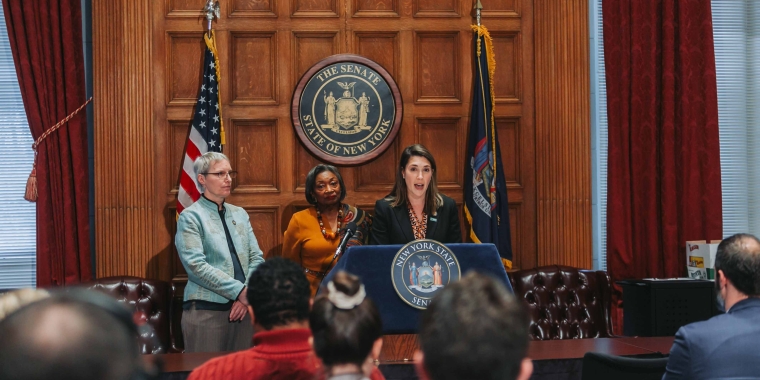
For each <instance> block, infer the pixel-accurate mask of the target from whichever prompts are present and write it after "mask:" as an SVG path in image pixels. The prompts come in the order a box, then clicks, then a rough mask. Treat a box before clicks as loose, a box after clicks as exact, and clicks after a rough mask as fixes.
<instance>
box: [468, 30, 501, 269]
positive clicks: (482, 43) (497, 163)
mask: <svg viewBox="0 0 760 380" xmlns="http://www.w3.org/2000/svg"><path fill="white" fill-rule="evenodd" d="M472 29H473V31H474V36H473V40H474V49H473V53H475V57H474V58H475V59H474V61H473V65H474V66H475V70H474V71H473V72H474V77H473V82H474V90H473V97H472V113H471V115H470V136H469V140H468V143H467V159H468V160H467V161H468V162H467V165H466V167H465V178H464V180H465V185H464V212H465V215H466V217H467V220H468V221H469V223H470V238H471V239H472V241H474V242H476V243H493V244H494V245H496V248H497V249H498V250H499V255H500V256H501V259H502V262H503V263H504V267H506V268H512V235H511V233H510V229H509V203H508V201H507V184H506V181H505V179H504V169H503V168H502V166H501V152H500V150H499V143H498V138H497V136H496V126H495V125H494V114H493V110H494V95H493V73H494V68H495V59H494V55H493V44H492V41H491V36H490V35H489V34H488V30H487V29H486V28H485V27H484V26H475V25H473V27H472Z"/></svg>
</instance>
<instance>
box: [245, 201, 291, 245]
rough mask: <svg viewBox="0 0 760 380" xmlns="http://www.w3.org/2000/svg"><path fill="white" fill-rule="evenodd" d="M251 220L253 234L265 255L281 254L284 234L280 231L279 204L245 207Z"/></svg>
mask: <svg viewBox="0 0 760 380" xmlns="http://www.w3.org/2000/svg"><path fill="white" fill-rule="evenodd" d="M244 209H245V211H246V212H248V217H249V218H250V220H251V227H253V234H254V235H256V240H258V242H259V248H261V250H262V251H263V252H264V257H272V256H279V255H280V246H279V245H280V244H282V242H281V239H280V238H281V236H282V234H280V233H279V230H280V226H279V225H280V223H279V220H278V219H279V217H278V215H279V214H280V208H279V206H259V207H244Z"/></svg>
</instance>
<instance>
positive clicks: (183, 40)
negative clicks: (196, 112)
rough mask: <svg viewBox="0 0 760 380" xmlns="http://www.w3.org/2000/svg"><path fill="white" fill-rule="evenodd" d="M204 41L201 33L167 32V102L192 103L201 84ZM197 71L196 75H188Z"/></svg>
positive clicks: (174, 103)
mask: <svg viewBox="0 0 760 380" xmlns="http://www.w3.org/2000/svg"><path fill="white" fill-rule="evenodd" d="M205 49H206V43H205V42H203V33H202V32H201V33H169V59H168V62H167V63H168V67H167V70H166V72H167V73H168V74H169V75H168V78H167V82H168V83H169V88H170V89H171V91H170V92H169V97H168V100H167V101H168V103H169V104H171V105H179V104H184V105H194V104H195V102H196V98H197V96H198V89H199V88H200V86H201V76H202V71H201V65H203V53H204V51H205ZM189 73H197V75H188V74H189Z"/></svg>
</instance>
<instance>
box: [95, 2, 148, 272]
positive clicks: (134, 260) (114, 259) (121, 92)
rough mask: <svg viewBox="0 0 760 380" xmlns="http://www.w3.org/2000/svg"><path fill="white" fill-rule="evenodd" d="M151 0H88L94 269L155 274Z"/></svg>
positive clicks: (98, 270) (97, 270)
mask: <svg viewBox="0 0 760 380" xmlns="http://www.w3.org/2000/svg"><path fill="white" fill-rule="evenodd" d="M152 10H153V1H150V0H96V1H93V17H92V20H93V35H94V36H97V38H94V39H93V67H94V75H93V76H94V78H93V93H94V98H95V99H97V100H96V102H95V103H94V133H95V223H96V228H95V253H96V274H97V277H104V276H113V275H133V276H141V277H155V276H156V275H157V271H158V269H157V267H156V266H151V264H150V263H151V261H152V259H153V256H154V255H153V253H154V252H155V251H154V241H153V230H154V225H153V221H154V212H155V209H154V199H155V194H154V189H155V188H156V186H155V182H154V170H155V169H154V167H155V165H154V145H153V144H154V138H153V137H154V135H153V130H152V125H153V101H152V99H154V94H153V81H154V80H155V78H154V77H153V64H154V63H153V56H152V51H151V48H150V47H151V41H152V37H153V28H152V27H151V25H152V23H151V22H150V20H152V19H153V15H152Z"/></svg>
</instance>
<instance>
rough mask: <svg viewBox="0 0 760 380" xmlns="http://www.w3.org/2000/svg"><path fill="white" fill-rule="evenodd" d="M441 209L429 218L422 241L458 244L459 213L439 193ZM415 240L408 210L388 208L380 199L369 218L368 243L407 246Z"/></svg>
mask: <svg viewBox="0 0 760 380" xmlns="http://www.w3.org/2000/svg"><path fill="white" fill-rule="evenodd" d="M441 196H442V197H443V206H441V207H439V208H438V210H436V211H437V215H435V216H433V215H428V222H427V233H426V234H425V238H427V239H433V240H436V241H439V242H441V243H444V244H445V243H461V242H462V230H461V228H460V227H459V212H458V211H457V205H456V203H455V202H454V200H453V199H451V198H449V197H447V196H445V195H443V194H441ZM413 240H414V232H413V231H412V222H410V221H409V210H408V209H407V208H406V206H403V205H400V206H397V207H391V205H390V202H388V201H386V200H385V199H381V200H379V201H377V202H375V214H374V215H373V217H372V233H371V234H370V244H375V245H380V244H383V245H384V244H406V243H409V242H410V241H413Z"/></svg>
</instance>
